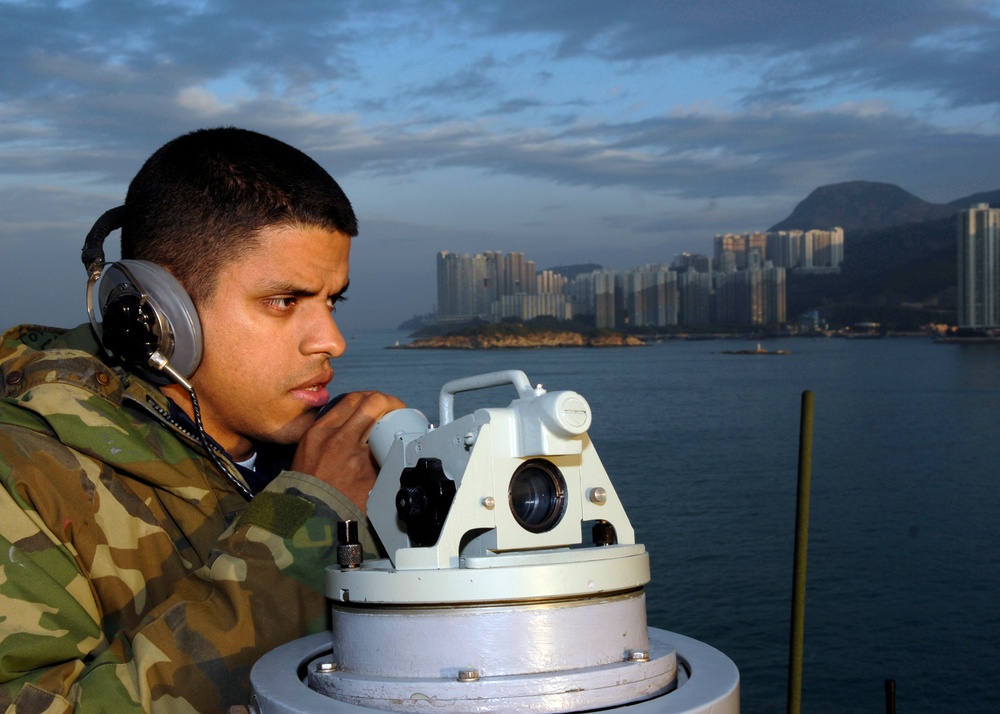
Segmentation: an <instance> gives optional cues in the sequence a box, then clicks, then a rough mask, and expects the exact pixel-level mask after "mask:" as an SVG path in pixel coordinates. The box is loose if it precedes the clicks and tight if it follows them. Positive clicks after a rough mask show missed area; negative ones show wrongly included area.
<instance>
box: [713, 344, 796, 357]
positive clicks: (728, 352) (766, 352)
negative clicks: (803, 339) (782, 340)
mask: <svg viewBox="0 0 1000 714" xmlns="http://www.w3.org/2000/svg"><path fill="white" fill-rule="evenodd" d="M722 354H724V355H787V354H791V352H789V351H788V350H774V351H773V352H772V351H771V350H766V349H764V348H763V347H761V345H760V343H759V342H758V343H757V349H755V350H723V351H722Z"/></svg>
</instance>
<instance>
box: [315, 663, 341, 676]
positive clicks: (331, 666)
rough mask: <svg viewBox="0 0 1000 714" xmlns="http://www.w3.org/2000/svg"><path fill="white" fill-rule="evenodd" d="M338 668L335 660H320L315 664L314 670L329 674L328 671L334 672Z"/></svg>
mask: <svg viewBox="0 0 1000 714" xmlns="http://www.w3.org/2000/svg"><path fill="white" fill-rule="evenodd" d="M338 669H339V667H338V666H337V663H336V662H320V663H319V664H318V665H316V671H317V672H322V673H323V674H329V673H330V672H336V671H337V670H338Z"/></svg>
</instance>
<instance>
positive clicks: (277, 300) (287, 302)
mask: <svg viewBox="0 0 1000 714" xmlns="http://www.w3.org/2000/svg"><path fill="white" fill-rule="evenodd" d="M267 304H268V305H270V306H271V307H274V308H277V309H279V310H288V309H290V308H291V307H293V306H294V305H295V298H293V297H274V298H268V300H267Z"/></svg>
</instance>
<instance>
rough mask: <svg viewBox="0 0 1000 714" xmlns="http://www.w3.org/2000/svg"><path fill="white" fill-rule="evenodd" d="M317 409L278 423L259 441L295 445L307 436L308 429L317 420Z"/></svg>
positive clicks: (262, 435)
mask: <svg viewBox="0 0 1000 714" xmlns="http://www.w3.org/2000/svg"><path fill="white" fill-rule="evenodd" d="M317 411H318V410H316V409H313V410H311V411H310V413H308V414H303V415H302V416H300V417H298V418H296V419H294V420H292V421H290V422H286V423H285V424H280V425H277V426H275V427H274V428H272V429H270V430H268V432H267V433H266V434H261V435H260V436H259V438H258V439H257V441H259V442H263V443H267V444H275V445H278V446H293V445H295V444H298V443H299V442H300V441H302V437H303V436H305V433H306V431H307V430H308V429H309V427H310V426H312V423H313V422H314V421H316V412H317Z"/></svg>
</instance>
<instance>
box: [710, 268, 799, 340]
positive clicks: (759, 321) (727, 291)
mask: <svg viewBox="0 0 1000 714" xmlns="http://www.w3.org/2000/svg"><path fill="white" fill-rule="evenodd" d="M714 277H715V280H714V287H715V311H714V313H715V319H714V321H715V322H718V323H723V324H736V325H777V324H781V323H783V322H785V319H786V317H787V304H786V284H785V269H784V268H779V267H775V266H773V265H771V263H770V262H767V263H766V264H765V265H764V267H757V266H754V267H750V268H747V269H746V270H736V271H731V272H728V273H715V276H714Z"/></svg>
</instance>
